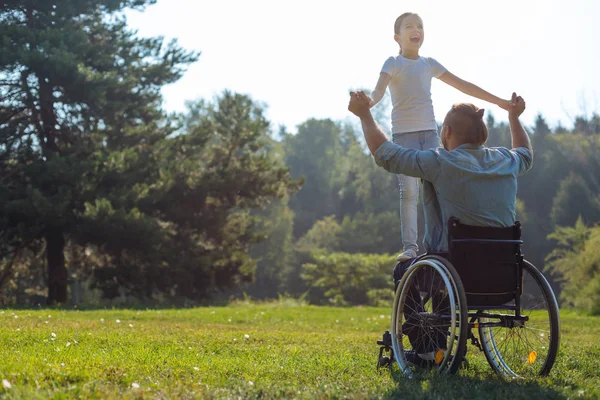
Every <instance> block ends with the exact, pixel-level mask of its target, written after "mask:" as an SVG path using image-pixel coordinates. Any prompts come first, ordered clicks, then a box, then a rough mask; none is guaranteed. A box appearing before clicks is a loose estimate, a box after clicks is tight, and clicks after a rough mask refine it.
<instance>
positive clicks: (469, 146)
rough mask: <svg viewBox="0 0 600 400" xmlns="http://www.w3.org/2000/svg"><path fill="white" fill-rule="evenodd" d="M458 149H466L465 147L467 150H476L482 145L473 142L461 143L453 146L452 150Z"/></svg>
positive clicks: (481, 147)
mask: <svg viewBox="0 0 600 400" xmlns="http://www.w3.org/2000/svg"><path fill="white" fill-rule="evenodd" d="M458 149H461V150H466V149H469V150H478V149H483V145H481V144H475V143H463V144H461V145H460V146H458V147H455V148H454V150H458Z"/></svg>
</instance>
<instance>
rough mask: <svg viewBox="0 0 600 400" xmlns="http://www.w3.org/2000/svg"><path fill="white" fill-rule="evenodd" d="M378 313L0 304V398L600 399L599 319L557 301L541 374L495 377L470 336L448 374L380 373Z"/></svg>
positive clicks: (381, 316) (381, 319) (384, 315)
mask: <svg viewBox="0 0 600 400" xmlns="http://www.w3.org/2000/svg"><path fill="white" fill-rule="evenodd" d="M388 315H389V310H388V309H384V308H328V307H310V306H299V305H295V304H293V303H291V304H285V303H273V304H263V305H252V304H239V305H233V306H229V307H208V308H195V309H175V310H143V311H142V310H140V311H137V310H95V311H63V310H35V311H33V310H0V381H1V382H0V398H8V399H11V398H16V399H23V398H26V399H30V398H32V399H37V398H40V399H41V398H55V399H67V398H85V399H89V398H102V399H111V398H114V399H116V398H126V399H127V398H131V399H134V398H144V399H163V398H173V399H196V398H207V399H212V398H242V399H252V398H285V399H289V398H299V399H304V398H319V399H322V398H350V399H367V398H369V399H370V398H383V399H387V398H415V399H424V398H431V399H445V398H448V399H450V398H452V399H458V398H481V399H484V398H489V399H508V398H510V399H528V400H530V399H540V398H600V340H599V338H600V318H594V317H588V316H584V315H580V314H578V313H576V312H573V311H563V312H562V315H561V318H562V320H561V322H562V343H561V350H560V353H559V357H558V360H557V362H556V364H555V366H554V369H553V371H552V373H551V375H550V376H549V377H548V378H541V379H537V380H533V381H526V382H505V381H502V380H500V379H498V378H496V376H495V375H494V374H493V373H492V372H491V369H490V368H489V366H488V365H487V364H486V362H485V359H484V358H483V356H482V355H480V354H477V353H478V350H477V349H475V348H474V347H472V346H469V347H470V348H469V353H468V354H467V357H468V358H469V362H470V368H469V369H468V370H463V371H461V373H460V374H459V375H457V376H450V377H444V376H438V375H434V374H430V373H425V374H423V375H421V376H417V377H416V378H414V379H412V380H406V379H404V378H402V377H400V376H398V374H395V373H391V374H390V373H389V372H388V371H387V370H386V371H385V372H378V371H377V370H376V369H375V363H376V355H377V346H376V345H375V341H376V340H377V339H378V338H379V337H380V335H381V333H382V332H383V331H384V330H385V329H387V328H388V326H389V317H388Z"/></svg>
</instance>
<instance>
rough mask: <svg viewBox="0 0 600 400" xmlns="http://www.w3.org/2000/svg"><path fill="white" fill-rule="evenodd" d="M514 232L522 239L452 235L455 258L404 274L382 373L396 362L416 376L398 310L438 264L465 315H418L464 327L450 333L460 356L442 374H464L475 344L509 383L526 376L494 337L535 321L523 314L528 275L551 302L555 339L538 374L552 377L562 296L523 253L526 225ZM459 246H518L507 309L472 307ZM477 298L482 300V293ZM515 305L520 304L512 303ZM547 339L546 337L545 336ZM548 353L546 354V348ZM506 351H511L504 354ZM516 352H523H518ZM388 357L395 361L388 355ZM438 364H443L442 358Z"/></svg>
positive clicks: (424, 259)
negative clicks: (421, 275) (459, 266)
mask: <svg viewBox="0 0 600 400" xmlns="http://www.w3.org/2000/svg"><path fill="white" fill-rule="evenodd" d="M456 224H460V222H459V221H458V220H457V219H455V218H451V219H450V221H449V226H457V225H456ZM461 226H462V227H464V228H467V229H468V228H472V227H469V226H467V225H461ZM513 228H515V229H516V230H515V232H517V231H518V234H517V235H516V236H518V238H517V239H506V240H504V239H487V238H481V237H468V238H452V236H451V235H450V234H449V253H447V254H443V255H442V254H425V255H423V256H420V257H418V258H416V259H415V260H414V261H413V263H412V264H411V265H410V266H409V267H408V268H407V269H406V271H404V273H403V276H402V279H401V280H400V282H399V284H398V285H397V288H396V296H395V299H394V305H393V313H392V334H390V332H389V331H386V333H385V334H384V336H383V340H380V341H378V342H377V343H378V344H379V345H380V351H379V359H378V363H377V367H378V368H379V367H383V366H390V367H391V365H393V363H394V361H395V362H396V363H397V364H398V365H399V367H400V369H401V371H402V372H403V373H404V374H405V375H406V376H408V377H411V376H412V369H411V368H409V367H410V365H409V364H410V363H409V362H408V361H407V359H406V356H405V354H402V355H401V356H400V357H398V356H397V354H396V353H399V352H404V349H403V345H402V336H403V335H405V334H404V333H400V334H399V335H398V334H396V332H397V330H398V324H399V322H398V320H400V322H401V321H402V317H403V312H399V311H398V307H400V303H401V302H404V301H406V296H407V291H409V290H410V289H406V288H405V287H404V285H410V284H412V281H413V280H415V279H418V278H417V277H416V275H415V274H417V273H418V268H426V267H427V266H432V265H433V264H432V263H435V264H438V266H437V267H436V271H442V273H440V276H441V277H443V274H446V276H447V278H448V279H444V282H445V283H444V285H445V286H447V289H448V290H449V292H448V293H452V296H453V297H452V302H456V303H457V304H456V305H457V306H458V309H459V310H458V311H452V312H451V313H450V314H443V315H439V314H437V315H436V314H435V313H416V314H423V315H421V316H420V318H423V319H422V320H421V321H436V322H437V323H439V324H440V325H445V324H446V323H447V322H448V321H451V324H450V325H452V323H453V324H454V329H456V325H459V328H460V331H457V332H458V333H456V335H455V332H451V333H450V339H449V343H450V346H448V347H451V346H453V345H454V343H453V342H452V341H453V340H454V336H456V340H458V342H457V344H456V350H455V354H451V355H450V354H447V355H444V357H443V360H441V361H440V363H439V365H433V366H436V367H438V370H439V372H441V373H455V372H456V371H457V370H458V368H459V367H460V366H461V364H462V362H463V359H464V356H465V354H466V342H467V340H469V339H470V340H471V344H473V345H475V346H476V347H477V348H478V349H479V350H480V351H483V352H484V354H485V356H486V359H487V361H488V363H489V364H490V366H491V367H492V368H493V369H494V370H495V372H496V373H498V374H499V375H501V376H503V377H505V378H517V377H521V375H520V374H519V373H517V372H515V371H513V369H515V368H514V367H511V366H510V365H509V364H508V363H507V362H506V360H504V358H503V356H502V354H501V350H500V349H499V347H501V346H497V343H496V340H495V338H494V333H493V332H492V328H506V329H509V330H510V332H512V330H513V329H525V328H526V327H527V324H528V322H529V321H530V318H529V316H528V315H523V313H522V311H523V309H522V298H521V297H522V296H523V289H524V284H523V279H524V274H525V273H527V274H528V275H531V278H533V282H534V284H535V285H537V288H538V289H539V290H540V292H541V294H542V295H543V297H544V301H545V302H546V303H547V311H548V319H549V323H550V327H549V334H548V336H549V337H548V340H550V343H549V348H548V356H547V357H546V360H545V362H544V364H543V366H542V367H541V369H540V370H539V371H535V372H536V375H547V374H548V373H549V372H550V370H551V368H552V366H553V364H554V361H555V359H556V355H557V353H558V347H559V343H560V319H559V315H558V303H557V302H556V297H555V296H554V293H553V291H552V289H551V287H550V285H549V284H548V282H547V280H546V279H545V278H544V276H543V275H542V273H541V272H539V270H537V268H535V266H533V265H532V264H531V263H529V262H527V261H526V260H525V259H524V257H523V255H522V253H521V246H522V244H523V240H521V239H520V229H521V226H520V223H519V222H517V223H516V224H515V225H514V226H513ZM476 229H478V228H476ZM491 229H498V228H491ZM499 229H506V228H499ZM474 236H476V235H474ZM454 244H472V245H478V244H481V245H493V244H503V245H515V251H516V253H515V267H516V285H515V292H514V296H512V298H511V300H509V301H505V302H503V303H502V304H488V305H481V304H473V305H469V304H468V303H467V300H466V299H467V295H466V293H465V290H464V287H463V284H462V280H461V277H460V275H459V274H458V272H457V271H456V269H455V267H454V266H453V264H452V263H451V261H450V260H451V259H452V258H453V257H452V254H453V253H452V251H453V249H454ZM415 268H417V269H415ZM413 275H414V276H413ZM432 279H433V278H432ZM407 282H408V283H407ZM454 291H456V292H457V294H456V296H454ZM474 294H475V295H479V294H480V293H474ZM430 295H431V293H429V294H426V296H425V297H424V298H423V299H420V301H421V300H422V302H423V303H427V302H428V301H429V300H432V299H431V297H428V296H430ZM402 296H404V299H403V298H402ZM513 301H514V304H507V303H510V302H513ZM484 303H485V302H484ZM402 309H403V308H402ZM454 309H455V307H454V305H453V306H452V310H454ZM502 311H512V313H503V312H502ZM425 314H427V315H425ZM457 314H460V315H458V318H457ZM457 320H458V321H460V322H459V323H458V324H457V323H456V321H457ZM407 321H408V320H407ZM452 321H454V322H452ZM421 324H423V322H421ZM463 324H464V326H463ZM400 325H402V324H400ZM450 325H449V326H450ZM402 329H403V327H400V331H401V332H402ZM473 329H478V333H479V338H477V337H475V335H474V334H473V332H472V330H473ZM531 329H534V328H531ZM397 336H400V337H397ZM541 336H543V334H542V335H541ZM399 343H400V344H399ZM528 343H529V342H528ZM542 348H543V349H545V347H542ZM450 350H452V349H450ZM502 351H508V350H507V349H504V350H502ZM515 351H517V350H516V349H515ZM388 353H389V356H387V355H386V354H388ZM533 354H535V356H533V361H532V362H531V364H533V363H534V362H535V357H537V353H536V352H535V351H531V353H530V354H529V357H532V355H533ZM436 364H438V363H437V356H436ZM413 366H414V365H413ZM430 366H431V363H430Z"/></svg>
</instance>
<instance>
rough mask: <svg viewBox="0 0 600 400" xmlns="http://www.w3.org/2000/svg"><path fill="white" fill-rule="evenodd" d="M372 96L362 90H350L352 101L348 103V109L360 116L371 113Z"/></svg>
mask: <svg viewBox="0 0 600 400" xmlns="http://www.w3.org/2000/svg"><path fill="white" fill-rule="evenodd" d="M370 100H371V99H370V98H369V96H367V95H366V94H365V92H363V91H362V90H361V91H359V92H350V103H348V111H350V112H351V113H352V114H354V115H356V116H357V117H359V118H362V117H364V116H365V115H368V114H369V113H370V111H369V110H370V108H371V105H370Z"/></svg>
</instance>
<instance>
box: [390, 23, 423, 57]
mask: <svg viewBox="0 0 600 400" xmlns="http://www.w3.org/2000/svg"><path fill="white" fill-rule="evenodd" d="M394 40H395V41H396V42H398V44H399V45H400V48H401V49H402V50H403V51H419V49H420V48H421V46H422V45H423V41H424V40H425V29H424V28H423V21H422V20H421V18H419V17H418V16H416V15H409V16H408V17H406V18H404V19H403V20H402V24H401V25H400V34H396V35H394Z"/></svg>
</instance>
